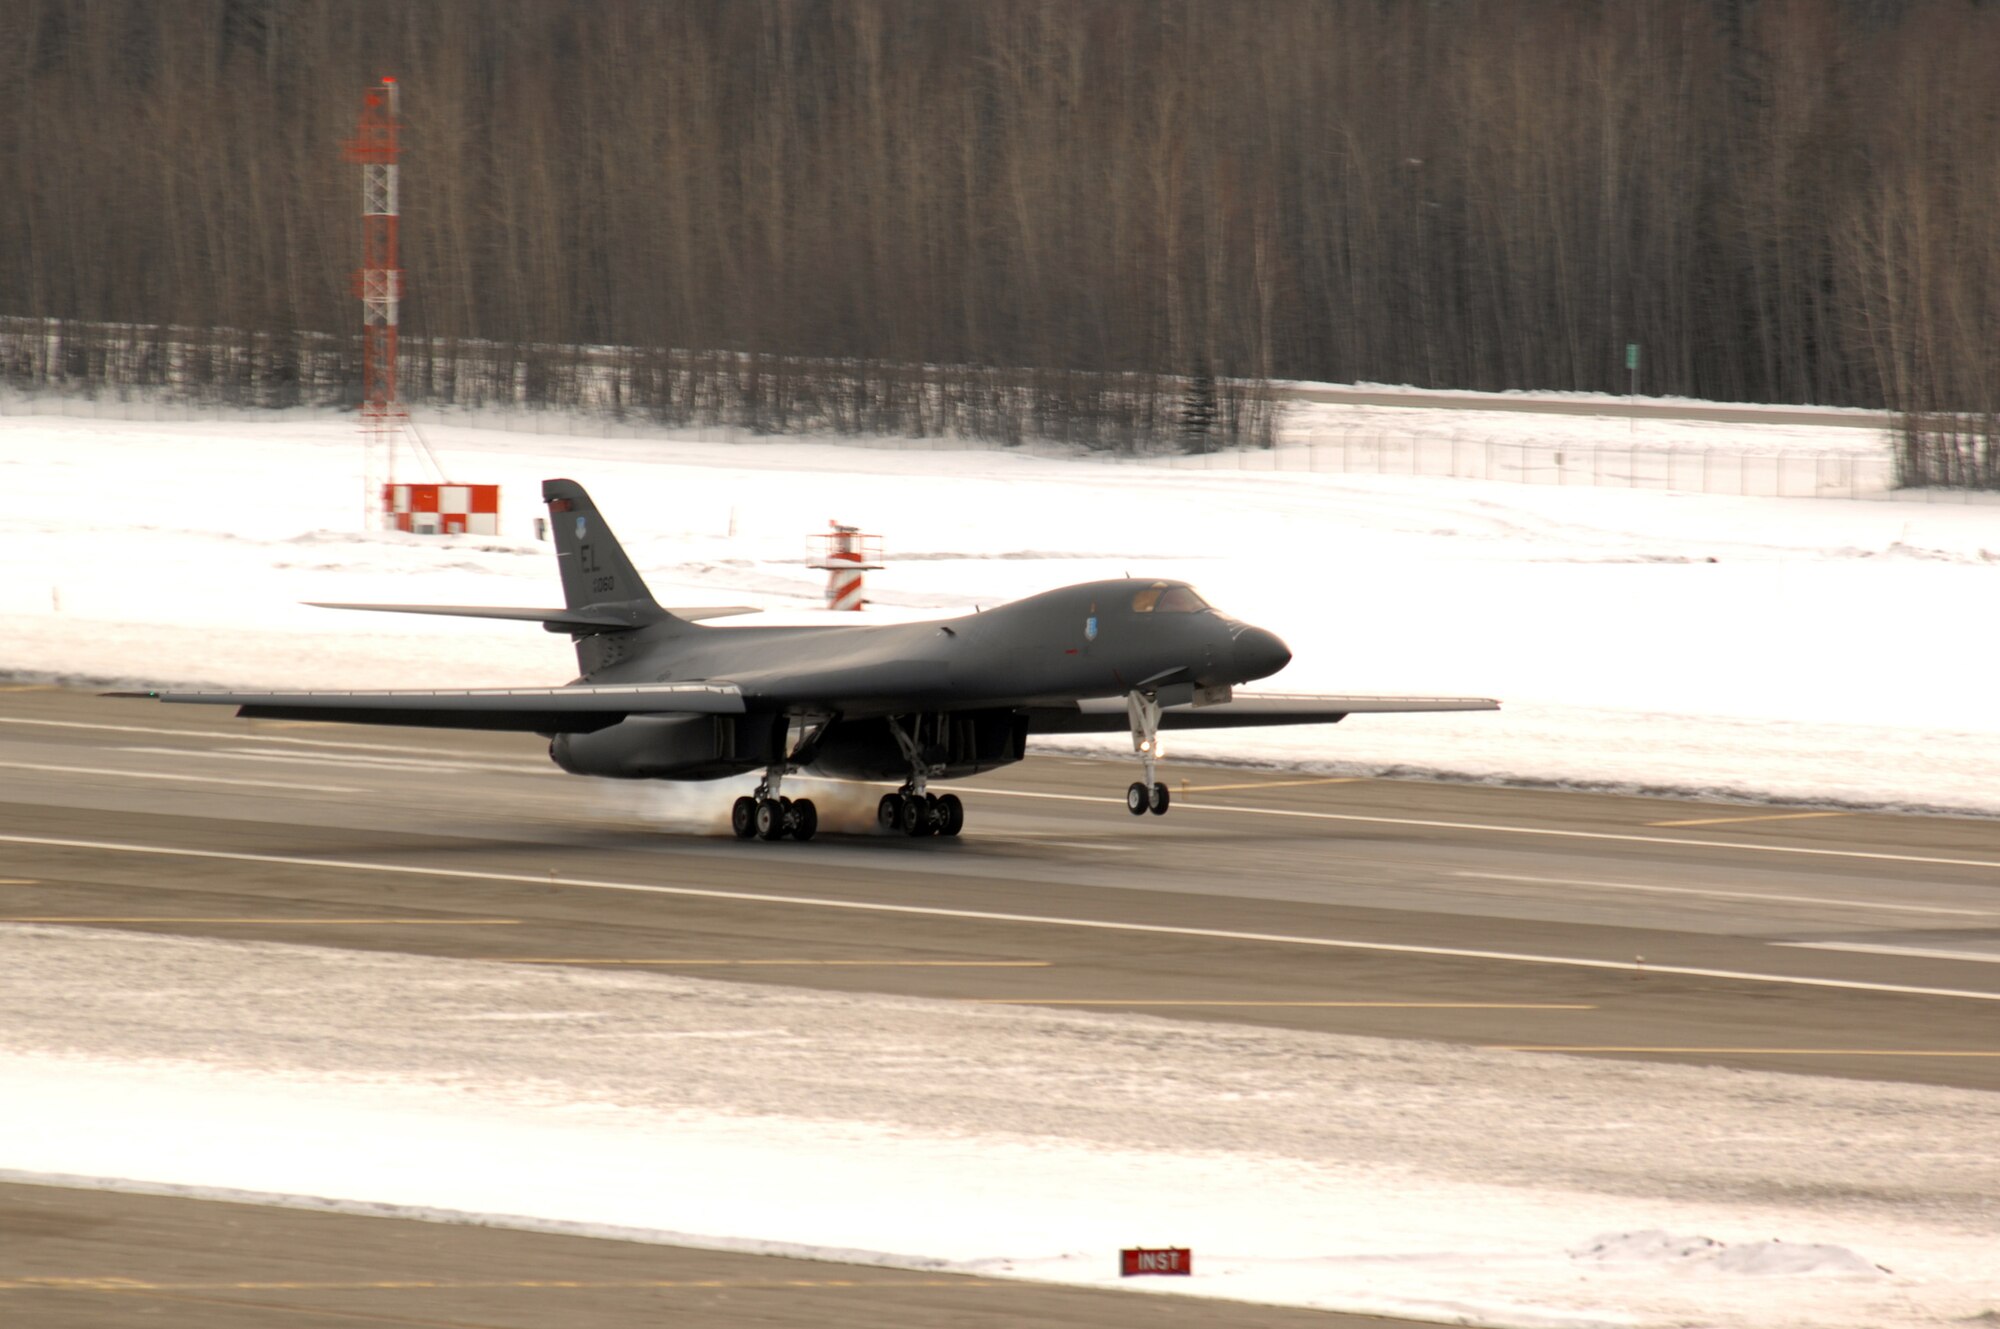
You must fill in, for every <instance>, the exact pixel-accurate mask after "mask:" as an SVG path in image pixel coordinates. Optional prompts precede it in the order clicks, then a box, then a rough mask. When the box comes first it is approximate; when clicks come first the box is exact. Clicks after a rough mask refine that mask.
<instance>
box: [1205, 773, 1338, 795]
mask: <svg viewBox="0 0 2000 1329" xmlns="http://www.w3.org/2000/svg"><path fill="white" fill-rule="evenodd" d="M1368 778H1369V777H1368V776H1365V775H1336V776H1332V777H1330V778H1328V779H1324V780H1259V781H1257V782H1255V783H1253V784H1191V785H1188V786H1186V792H1187V793H1190V794H1219V793H1221V792H1222V791H1223V790H1225V789H1296V788H1298V787H1300V786H1301V785H1310V784H1360V783H1362V782H1364V781H1366V780H1367V779H1368Z"/></svg>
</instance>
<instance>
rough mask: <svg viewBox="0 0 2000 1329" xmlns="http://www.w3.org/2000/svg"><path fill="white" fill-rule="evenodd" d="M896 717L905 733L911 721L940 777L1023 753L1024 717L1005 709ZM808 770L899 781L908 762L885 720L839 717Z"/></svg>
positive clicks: (926, 759)
mask: <svg viewBox="0 0 2000 1329" xmlns="http://www.w3.org/2000/svg"><path fill="white" fill-rule="evenodd" d="M902 719H903V725H904V730H905V732H909V731H910V730H911V727H912V721H914V728H915V733H916V738H917V746H918V747H919V748H920V749H921V751H922V754H923V759H924V762H925V764H926V765H928V766H930V767H931V768H932V772H931V773H932V774H934V775H936V776H938V777H939V778H941V779H948V780H957V779H963V778H964V777H965V776H968V775H977V774H978V773H979V772H981V771H990V770H992V769H993V768H994V767H996V766H1005V765H1007V764H1009V763H1010V762H1016V761H1019V760H1021V758H1022V757H1024V756H1026V755H1027V750H1028V717H1027V716H1025V715H1020V714H1017V713H1016V712H1014V711H1011V710H1009V711H949V712H946V713H944V714H941V715H939V714H931V715H923V716H915V717H912V716H904V717H902ZM939 768H942V769H939ZM811 769H812V770H814V771H816V772H818V773H820V774H822V775H835V776H842V777H845V778H847V779H850V780H905V779H908V778H909V774H910V763H909V760H908V759H907V758H906V757H904V755H903V749H902V747H901V746H900V745H899V744H898V743H897V742H896V736H895V734H894V733H893V732H892V731H891V730H890V728H889V722H888V721H887V720H882V719H870V720H842V721H841V722H839V723H838V724H836V725H834V726H833V727H832V728H831V729H829V730H828V731H827V734H826V737H825V739H823V740H822V741H821V743H820V745H819V749H818V751H817V752H816V753H815V754H814V755H813V758H812V765H811Z"/></svg>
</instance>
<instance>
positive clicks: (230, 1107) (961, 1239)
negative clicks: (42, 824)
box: [0, 926, 2000, 1329]
mask: <svg viewBox="0 0 2000 1329" xmlns="http://www.w3.org/2000/svg"><path fill="white" fill-rule="evenodd" d="M0 964H3V965H4V966H5V972H6V973H7V974H8V975H9V978H10V982H9V983H8V984H6V985H4V986H0V1080H4V1082H5V1083H6V1084H7V1085H8V1086H9V1092H8V1093H7V1094H6V1095H0V1176H5V1177H8V1178H11V1179H14V1180H27V1181H37V1182H58V1183H62V1182H67V1183H69V1184H83V1185H93V1186H95V1185H109V1186H121V1187H122V1186H131V1187H135V1188H138V1189H144V1190H152V1191H160V1192H163V1193H170V1194H199V1195H217V1196H223V1197H228V1198H245V1197H253V1198H257V1199H261V1200H266V1201H271V1202H282V1203H291V1204H302V1205H306V1206H309V1207H319V1208H337V1209H341V1210H343V1211H346V1212H354V1213H364V1214H368V1213H374V1214H395V1215H403V1216H410V1217H423V1218H431V1219H436V1220H439V1221H457V1222H476V1223H484V1224H493V1225H505V1226H522V1227H530V1228H537V1229H541V1230H549V1231H563V1232H575V1233H580V1234H585V1235H605V1236H618V1237H623V1238H628V1239H639V1240H653V1241H661V1242H668V1243H672V1244H678V1245H697V1246H709V1247H716V1248H720V1249H731V1250H747V1251H765V1252H771V1253H783V1254H792V1255H812V1256H817V1257H820V1258H831V1259H841V1260H851V1261H856V1262H862V1263H875V1264H885V1265H896V1266H901V1267H909V1268H919V1269H951V1270H961V1271H964V1272H968V1273H980V1274H986V1275H991V1276H1016V1277H1025V1278H1036V1279H1048V1280H1055V1281H1062V1282H1074V1283H1080V1284H1088V1285H1093V1286H1104V1287H1111V1286H1121V1285H1122V1286H1125V1287H1127V1288H1128V1289H1129V1290H1133V1291H1145V1292H1151V1293H1180V1294H1194V1295H1212V1296H1221V1297H1229V1298H1235V1299H1245V1300H1256V1301H1269V1302H1278V1303H1287V1304H1296V1305H1302V1306H1316V1307H1324V1308H1338V1309H1345V1310H1351V1311H1370V1312H1374V1313H1379V1314H1387V1315H1401V1316H1409V1317H1419V1318H1431V1319H1447V1320H1461V1321H1463V1322H1467V1323H1477V1324H1493V1325H1509V1326H1562V1327H1563V1329H1573V1327H1575V1326H1584V1325H1603V1324H1619V1325H1626V1326H1640V1327H1643V1329H1651V1327H1652V1326H1660V1327H1661V1329H1666V1326H1675V1325H1684V1324H1701V1325H1709V1326H1719V1327H1721V1329H1738V1327H1740V1329H1808V1327H1809V1326H1810V1327H1811V1329H1849V1327H1852V1329H1861V1327H1862V1326H1868V1327H1870V1329H1874V1327H1877V1326H1891V1325H1918V1324H1934V1323H1938V1322H1941V1321H1943V1320H1946V1319H1949V1318H1951V1317H1954V1316H1957V1317H1964V1316H1970V1315H1974V1314H1976V1313H1978V1312H1979V1311H1981V1310H1983V1309H1985V1308H1987V1307H1990V1306H1992V1305H1994V1304H1995V1302H1996V1299H2000V1268H1996V1266H1995V1264H1994V1262H1993V1260H1992V1258H1991V1255H1992V1241H1991V1237H1992V1232H1993V1228H1994V1221H1995V1218H1996V1213H2000V1211H1996V1207H1995V1206H1996V1200H1995V1198H1994V1197H1995V1196H1996V1195H2000V1171H1996V1161H1995V1157H1994V1154H1993V1151H1992V1147H1991V1145H1992V1141H1993V1139H1994V1138H1996V1136H2000V1097H1996V1096H1994V1095H1989V1094H1979V1093H1975V1092H1970V1091H1960V1090H1949V1089H1940V1088H1934V1087H1927V1086H1920V1085H1904V1084H1877V1083H1868V1082H1863V1081H1850V1080H1814V1079H1810V1078H1807V1077H1798V1076H1784V1075H1775V1074H1762V1073H1754V1072H1734V1073H1730V1074H1726V1075H1719V1074H1716V1073H1713V1072H1710V1071H1705V1070H1702V1069H1700V1068H1695V1067H1682V1066H1666V1065H1640V1064H1634V1063H1616V1062H1597V1061H1588V1060H1580V1059H1568V1058H1560V1057H1541V1056H1531V1055H1524V1054H1515V1053H1506V1052H1497V1051H1484V1050H1481V1049H1476V1048H1465V1047H1449V1046H1441V1045H1434V1044H1424V1043H1418V1042H1402V1041H1395V1040H1384V1039H1367V1038H1353V1037H1338V1036H1327V1035H1318V1034H1310V1033H1304V1032H1296V1031H1290V1030H1284V1029H1275V1028H1251V1027H1241V1026H1230V1025H1221V1024H1195V1025H1183V1024H1174V1023H1170V1022H1166V1021H1158V1020H1151V1019H1145V1018H1132V1017H1111V1016H1098V1015H1091V1014H1085V1013H1081V1012H1070V1011H1048V1010H1034V1009H1022V1008H1011V1007H999V1006H990V1005H968V1004H960V1003H952V1002H943V1001H928V1000H920V999H914V998H888V997H880V996H856V995H847V994H839V993H821V992H811V991H804V990H799V989H788V988H782V987H768V986H762V985H757V986H749V985H734V984H725V983H716V982H710V981H705V980H701V979H691V978H682V977H678V976H669V975H661V974H651V973H631V972H595V971H578V970H555V969H545V968H541V967H535V966H509V965H504V964H492V963H479V962H473V961H460V960H448V959H436V958H428V957H419V956H409V955H397V954H386V953H385V954H376V953H357V952H351V951H337V950H330V949H319V948H312V947H301V946H283V945H274V944H268V943H251V942H222V941H205V940H193V939H182V938H171V937H156V936H141V935H130V934H119V933H111V932H104V931H95V930H82V929H69V928H60V927H22V926H0ZM330 1010H337V1011H340V1012H341V1019H340V1020H339V1021H338V1022H332V1023H329V1022H328V1021H327V1019H326V1012H327V1011H330ZM495 1016H499V1017H505V1018H497V1019H496V1018H490V1017H495ZM549 1016H554V1017H559V1018H557V1019H553V1020H551V1019H544V1018H537V1017H549ZM468 1017H486V1018H468ZM441 1028H446V1029H449V1030H451V1036H450V1037H449V1038H441V1037H439V1035H438V1031H439V1030H440V1029H441ZM218 1029H226V1030H228V1031H229V1032H228V1036H227V1037H226V1038H218V1037H217V1034H216V1031H217V1030H218ZM1697 1123H1698V1124H1697ZM1832 1140H1838V1141H1840V1142H1841V1145H1842V1146H1843V1147H1841V1148H1839V1149H1829V1148H1828V1147H1827V1142H1828V1141H1832ZM857 1197H866V1201H865V1202H857ZM1684 1232H1700V1233H1708V1234H1713V1238H1712V1240H1711V1239H1710V1238H1679V1237H1673V1236H1669V1235H1668V1234H1671V1233H1684ZM1593 1233H1598V1234H1607V1235H1599V1236H1595V1237H1593V1236H1592V1235H1591V1234H1593ZM1774 1237H1775V1238H1776V1240H1773V1238H1774ZM1133 1244H1161V1245H1167V1244H1171V1245H1186V1246H1192V1247H1193V1248H1194V1250H1195V1268H1196V1274H1195V1276H1194V1277H1192V1278H1188V1279H1172V1280H1158V1282H1156V1283H1154V1282H1148V1283H1147V1284H1146V1285H1145V1286H1143V1287H1140V1286H1136V1285H1134V1284H1121V1281H1120V1280H1119V1278H1118V1277H1117V1274H1116V1268H1117V1265H1116V1258H1117V1251H1118V1249H1119V1248H1120V1247H1122V1246H1128V1245H1133ZM1878 1266H1879V1267H1878Z"/></svg>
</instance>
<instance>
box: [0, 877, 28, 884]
mask: <svg viewBox="0 0 2000 1329" xmlns="http://www.w3.org/2000/svg"><path fill="white" fill-rule="evenodd" d="M36 884H37V883H36V882H35V881H34V879H33V878H30V877H0V886H33V885H36Z"/></svg>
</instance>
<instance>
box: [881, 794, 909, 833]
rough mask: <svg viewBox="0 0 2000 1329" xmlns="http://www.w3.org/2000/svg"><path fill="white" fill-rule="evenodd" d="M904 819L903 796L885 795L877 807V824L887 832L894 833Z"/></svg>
mask: <svg viewBox="0 0 2000 1329" xmlns="http://www.w3.org/2000/svg"><path fill="white" fill-rule="evenodd" d="M902 819H903V796H902V795H901V794H884V795H882V801H881V802H879V803H877V804H876V805H875V824H876V825H877V826H880V827H881V828H882V829H883V830H885V831H893V830H895V829H896V826H897V824H898V823H899V822H901V821H902Z"/></svg>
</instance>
